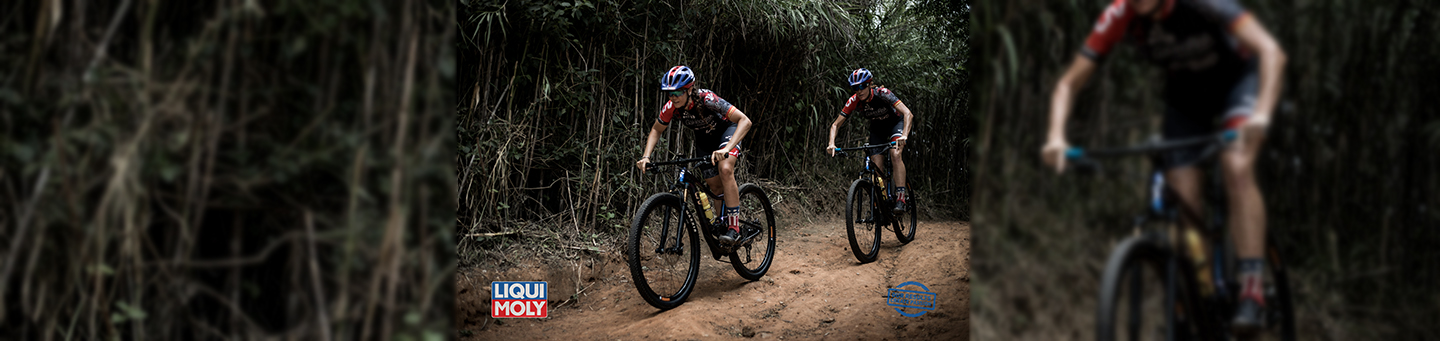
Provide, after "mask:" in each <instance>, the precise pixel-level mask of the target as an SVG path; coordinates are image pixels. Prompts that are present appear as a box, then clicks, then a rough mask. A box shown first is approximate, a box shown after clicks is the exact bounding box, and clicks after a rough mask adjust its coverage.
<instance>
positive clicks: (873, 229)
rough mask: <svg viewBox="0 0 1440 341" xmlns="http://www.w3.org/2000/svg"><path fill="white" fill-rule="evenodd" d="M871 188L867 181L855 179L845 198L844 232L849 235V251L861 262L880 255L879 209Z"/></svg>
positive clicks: (871, 259) (870, 260)
mask: <svg viewBox="0 0 1440 341" xmlns="http://www.w3.org/2000/svg"><path fill="white" fill-rule="evenodd" d="M873 189H874V187H873V186H871V185H870V182H869V181H865V180H855V182H852V183H850V195H849V196H848V197H847V198H846V199H845V232H846V234H848V235H849V236H850V251H852V252H854V253H855V259H857V260H859V261H860V263H861V264H864V263H869V262H874V261H875V257H876V256H878V255H880V224H878V223H879V220H878V219H879V218H880V217H879V215H880V209H879V208H878V207H876V201H877V198H875V191H874V190H873Z"/></svg>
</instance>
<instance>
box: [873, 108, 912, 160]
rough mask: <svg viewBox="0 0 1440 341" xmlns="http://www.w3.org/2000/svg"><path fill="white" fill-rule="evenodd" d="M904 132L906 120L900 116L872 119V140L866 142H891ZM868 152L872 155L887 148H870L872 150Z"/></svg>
mask: <svg viewBox="0 0 1440 341" xmlns="http://www.w3.org/2000/svg"><path fill="white" fill-rule="evenodd" d="M904 134H905V120H904V119H901V118H900V117H899V116H895V117H892V118H888V119H883V120H871V121H870V140H869V141H868V142H867V143H865V144H882V143H890V142H891V141H895V140H896V139H899V138H900V136H901V135H904ZM866 152H868V154H866V155H870V156H874V155H880V153H883V152H885V148H870V150H867V151H866Z"/></svg>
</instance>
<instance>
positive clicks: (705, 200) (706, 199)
mask: <svg viewBox="0 0 1440 341" xmlns="http://www.w3.org/2000/svg"><path fill="white" fill-rule="evenodd" d="M700 206H701V207H704V208H705V219H707V220H709V221H710V222H711V223H714V222H715V207H712V206H710V196H708V195H705V192H700Z"/></svg>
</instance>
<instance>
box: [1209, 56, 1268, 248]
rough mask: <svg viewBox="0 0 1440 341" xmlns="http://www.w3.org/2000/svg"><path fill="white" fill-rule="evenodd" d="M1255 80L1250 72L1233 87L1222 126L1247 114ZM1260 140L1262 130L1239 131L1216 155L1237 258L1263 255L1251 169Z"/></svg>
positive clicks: (1260, 210) (1259, 203) (1261, 216)
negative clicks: (1257, 132)
mask: <svg viewBox="0 0 1440 341" xmlns="http://www.w3.org/2000/svg"><path fill="white" fill-rule="evenodd" d="M1258 83H1259V76H1258V75H1257V74H1256V73H1255V72H1254V71H1252V72H1251V73H1250V74H1248V75H1246V76H1245V77H1244V78H1242V79H1241V81H1240V82H1239V84H1238V85H1236V86H1235V89H1234V90H1233V91H1232V93H1231V96H1230V101H1229V104H1230V107H1229V109H1228V110H1227V112H1226V113H1225V120H1224V121H1225V128H1227V129H1230V128H1235V127H1238V126H1239V125H1240V124H1241V123H1244V121H1245V118H1248V117H1250V114H1251V112H1252V111H1254V106H1255V96H1256V94H1257V92H1258V91H1259V90H1258V89H1259V84H1258ZM1264 141H1265V135H1264V134H1263V133H1261V134H1243V135H1242V136H1241V138H1240V140H1239V141H1236V142H1235V143H1232V144H1231V145H1230V146H1229V148H1226V149H1225V150H1224V151H1223V152H1222V153H1221V155H1220V163H1221V167H1222V168H1223V169H1224V173H1225V191H1226V192H1227V196H1228V198H1227V199H1229V200H1228V201H1229V206H1230V207H1229V208H1230V216H1229V221H1228V223H1229V225H1230V234H1231V235H1232V236H1234V237H1235V253H1236V255H1237V256H1239V257H1240V258H1261V257H1264V254H1265V202H1264V201H1263V200H1261V196H1260V187H1259V186H1258V185H1256V183H1255V172H1254V170H1255V157H1256V156H1257V155H1258V154H1259V152H1260V146H1261V145H1262V144H1263V143H1264Z"/></svg>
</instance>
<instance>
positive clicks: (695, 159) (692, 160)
mask: <svg viewBox="0 0 1440 341" xmlns="http://www.w3.org/2000/svg"><path fill="white" fill-rule="evenodd" d="M709 160H710V157H692V158H688V159H678V160H670V161H661V162H653V163H646V164H645V170H647V171H648V170H651V169H656V168H660V167H663V166H673V165H683V164H690V163H695V162H701V161H709Z"/></svg>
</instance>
